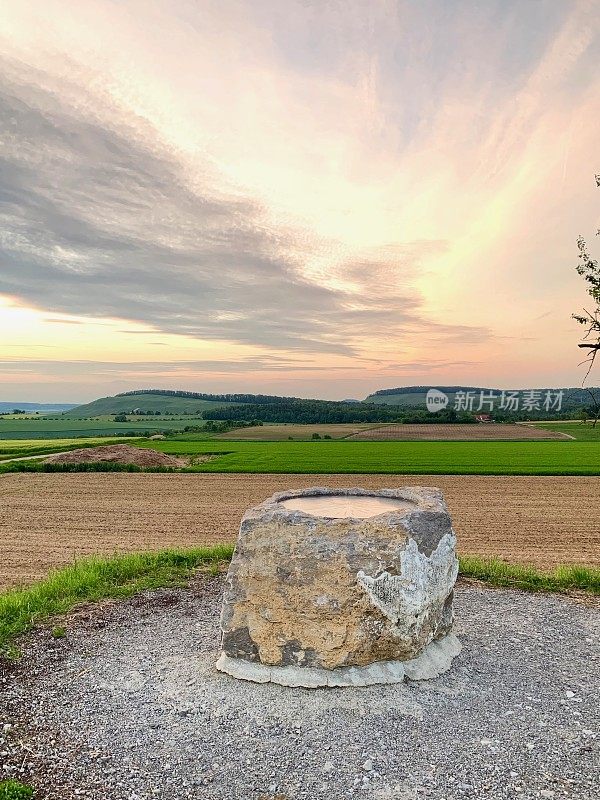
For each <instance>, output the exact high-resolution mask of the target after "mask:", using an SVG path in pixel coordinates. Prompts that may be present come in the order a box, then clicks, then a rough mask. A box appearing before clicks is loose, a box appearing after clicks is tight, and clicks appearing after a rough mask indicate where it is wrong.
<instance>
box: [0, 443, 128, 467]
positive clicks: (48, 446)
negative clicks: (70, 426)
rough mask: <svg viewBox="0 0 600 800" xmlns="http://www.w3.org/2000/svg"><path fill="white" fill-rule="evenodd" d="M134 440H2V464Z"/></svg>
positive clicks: (0, 459) (0, 457)
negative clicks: (13, 460)
mask: <svg viewBox="0 0 600 800" xmlns="http://www.w3.org/2000/svg"><path fill="white" fill-rule="evenodd" d="M131 441H132V440H131V439H129V438H127V437H119V438H118V439H111V438H99V437H91V438H87V439H0V463H1V462H2V460H4V459H8V458H26V457H27V456H36V455H45V454H50V453H58V452H60V451H61V450H74V449H76V448H78V447H92V446H95V445H106V444H115V443H116V444H124V443H125V442H127V443H130V442H131Z"/></svg>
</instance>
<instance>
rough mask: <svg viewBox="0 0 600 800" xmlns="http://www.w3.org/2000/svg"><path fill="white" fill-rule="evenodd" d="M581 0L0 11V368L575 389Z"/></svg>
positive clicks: (584, 99) (590, 109) (41, 385)
mask: <svg viewBox="0 0 600 800" xmlns="http://www.w3.org/2000/svg"><path fill="white" fill-rule="evenodd" d="M598 20H599V15H598V6H597V4H596V3H594V2H587V1H586V0H582V2H572V3H563V2H561V1H560V0H539V2H536V3H528V4H523V3H517V2H490V3H485V4H480V3H475V2H461V3H458V2H456V3H454V2H450V3H445V2H441V1H440V0H430V1H426V2H422V3H413V2H375V3H363V2H356V3H349V4H347V5H346V6H338V5H336V4H333V3H314V4H312V3H302V2H292V1H291V0H289V1H288V0H286V2H283V3H275V2H259V3H239V2H228V1H227V0H226V1H225V2H219V3H217V2H214V3H213V2H208V0H207V1H206V2H205V1H204V0H203V1H202V2H199V3H187V2H184V1H183V0H182V1H181V2H178V0H174V1H172V2H166V0H164V1H163V2H157V1H156V0H151V1H147V2H135V0H127V1H126V2H123V3H106V2H102V0H96V1H94V0H82V2H79V3H77V4H72V3H65V2H58V1H55V0H45V2H44V3H40V2H27V1H26V0H25V1H24V2H20V3H18V4H17V3H13V4H7V5H5V6H4V7H3V9H2V10H1V11H0V60H1V67H2V68H1V85H0V93H1V94H0V104H1V108H2V114H1V117H0V119H1V123H0V124H1V125H2V128H3V131H2V143H3V154H2V158H3V165H4V166H3V181H2V188H1V192H2V207H3V212H2V213H3V225H2V233H1V236H0V241H1V251H0V326H1V327H0V333H1V337H2V338H1V341H2V345H1V348H0V361H1V362H2V369H1V370H0V384H1V386H2V388H1V390H0V392H1V394H2V395H3V396H6V397H7V398H8V397H10V398H11V399H12V398H13V397H14V398H15V399H19V398H23V399H24V398H25V396H27V397H32V398H34V399H36V398H39V399H44V400H71V399H72V400H74V401H76V400H87V399H90V398H93V397H96V396H98V394H111V393H113V392H114V391H123V390H126V389H131V388H142V387H151V386H159V387H168V388H186V389H196V390H198V391H236V390H238V391H242V390H245V391H257V392H259V391H260V392H265V391H266V392H274V393H278V394H294V395H300V396H321V397H330V398H336V397H348V396H356V397H362V396H365V395H366V394H368V393H369V392H370V391H372V390H374V389H377V388H382V387H384V386H394V385H401V384H421V383H427V384H428V383H453V384H454V383H461V382H466V383H471V384H475V385H490V386H497V387H510V386H559V385H576V384H577V383H579V382H580V380H581V377H582V374H581V369H580V368H579V367H578V361H579V360H580V359H579V354H578V351H577V347H576V345H577V342H578V336H579V331H578V329H577V325H576V323H574V322H573V321H572V320H571V319H570V315H571V313H572V312H574V311H577V310H579V309H580V307H581V306H582V304H583V303H584V300H585V289H584V287H583V284H582V283H581V279H580V278H579V277H578V276H577V275H576V273H575V270H574V265H575V263H576V260H577V252H576V238H577V236H578V235H579V234H581V233H583V234H585V235H589V236H591V234H592V233H593V232H594V231H595V230H596V228H597V227H598V226H599V224H600V223H599V221H598V210H597V205H595V195H594V191H595V186H594V180H593V176H594V172H595V171H596V172H597V171H598V164H597V163H596V161H595V159H597V143H598V141H599V139H600V79H599V78H598V70H597V59H598V49H599V41H600V36H599V24H598Z"/></svg>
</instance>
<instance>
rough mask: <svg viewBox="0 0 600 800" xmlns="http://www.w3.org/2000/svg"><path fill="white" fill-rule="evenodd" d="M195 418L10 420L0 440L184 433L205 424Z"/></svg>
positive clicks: (0, 427) (0, 429)
mask: <svg viewBox="0 0 600 800" xmlns="http://www.w3.org/2000/svg"><path fill="white" fill-rule="evenodd" d="M204 424H205V423H204V420H201V419H197V418H196V417H190V416H184V417H176V418H171V417H135V416H132V417H130V418H129V422H114V420H113V419H112V417H108V416H105V417H99V418H95V419H90V420H88V419H73V418H71V417H65V416H63V415H62V414H61V415H56V416H55V417H54V416H52V417H46V418H44V419H34V418H27V419H23V417H10V418H4V419H1V420H0V440H4V439H54V438H59V439H67V438H74V437H79V436H91V437H96V436H102V435H105V436H110V435H111V434H115V433H119V432H128V431H139V432H140V433H142V432H143V431H163V430H175V431H182V430H183V429H184V428H185V427H186V425H196V426H202V425H204Z"/></svg>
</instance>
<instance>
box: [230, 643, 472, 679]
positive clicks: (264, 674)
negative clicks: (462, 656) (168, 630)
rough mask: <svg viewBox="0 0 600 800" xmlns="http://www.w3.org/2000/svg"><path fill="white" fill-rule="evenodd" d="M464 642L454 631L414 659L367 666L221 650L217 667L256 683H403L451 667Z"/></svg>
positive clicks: (434, 676) (435, 674)
mask: <svg viewBox="0 0 600 800" xmlns="http://www.w3.org/2000/svg"><path fill="white" fill-rule="evenodd" d="M461 647H462V646H461V643H460V642H459V640H458V639H457V637H456V636H455V635H454V634H453V633H449V634H447V635H446V636H444V637H443V638H442V639H439V640H438V641H435V642H431V643H430V644H428V645H427V647H426V648H425V649H424V650H423V652H422V653H420V654H419V655H418V656H417V657H416V658H413V659H411V660H410V661H376V662H374V663H373V664H369V665H368V666H364V667H338V668H336V669H332V670H328V669H322V668H317V669H314V668H311V667H296V666H286V667H269V666H267V665H266V664H260V663H258V662H253V661H245V660H243V659H241V658H231V657H230V656H228V655H226V654H225V653H221V656H220V657H219V660H218V661H217V669H218V670H219V671H220V672H226V673H227V674H228V675H231V676H233V677H234V678H241V679H242V680H245V681H254V682H255V683H269V682H271V683H278V684H280V685H281V686H302V687H303V688H305V689H318V688H319V687H323V686H330V687H334V686H372V685H373V684H377V683H402V681H403V680H404V679H405V678H408V679H409V680H411V681H420V680H429V679H430V678H437V676H438V675H441V674H442V673H444V672H447V671H448V670H449V669H450V665H451V664H452V659H453V658H454V657H455V656H457V655H458V654H459V653H460V651H461Z"/></svg>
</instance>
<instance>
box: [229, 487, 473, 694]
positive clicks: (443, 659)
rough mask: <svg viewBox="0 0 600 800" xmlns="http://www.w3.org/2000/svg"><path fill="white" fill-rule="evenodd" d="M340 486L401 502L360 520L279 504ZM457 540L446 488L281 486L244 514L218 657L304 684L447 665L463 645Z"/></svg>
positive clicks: (422, 672) (417, 672) (247, 673)
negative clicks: (456, 617) (455, 614)
mask: <svg viewBox="0 0 600 800" xmlns="http://www.w3.org/2000/svg"><path fill="white" fill-rule="evenodd" d="M340 494H341V495H347V496H351V497H368V496H373V495H377V496H382V497H386V498H390V499H393V500H395V501H397V504H398V508H393V509H391V510H389V511H386V512H385V513H383V514H379V515H377V516H373V517H366V518H360V519H358V518H352V517H346V518H339V517H327V516H322V515H321V516H315V515H314V514H311V513H306V512H305V511H298V510H293V509H289V508H286V507H285V506H284V505H282V501H284V500H288V499H290V498H297V497H305V496H311V497H314V496H323V495H336V496H337V495H340ZM320 513H321V514H323V513H324V512H320ZM455 544H456V538H455V534H454V531H453V530H452V525H451V520H450V516H449V514H448V510H447V507H446V504H445V503H444V500H443V497H442V494H441V492H440V491H439V490H438V489H432V488H423V487H407V488H404V489H384V490H380V491H377V492H375V491H370V490H364V489H344V490H340V489H335V490H333V489H326V488H320V487H316V488H313V489H305V490H302V491H299V492H293V491H290V492H283V493H280V494H276V495H273V497H271V498H270V499H269V500H267V501H265V502H264V503H262V504H261V505H259V506H256V507H255V508H253V509H250V510H249V511H248V512H247V513H246V514H245V516H244V518H243V520H242V524H241V527H240V533H239V537H238V541H237V546H236V551H235V554H234V557H233V559H232V562H231V565H230V569H229V573H228V576H227V583H226V590H225V595H224V601H223V612H222V618H221V628H222V655H221V658H220V659H219V662H218V664H217V666H218V668H219V669H222V670H223V671H225V672H229V673H230V674H232V675H235V676H236V677H243V678H247V679H249V680H257V681H260V682H264V681H268V680H271V681H275V682H277V683H283V684H285V685H299V686H323V685H368V684H369V683H379V682H381V683H389V682H396V681H398V680H402V679H403V677H404V675H407V676H408V677H432V676H433V675H434V674H439V673H440V672H442V671H445V669H447V668H448V666H449V665H450V661H451V659H452V657H453V656H454V655H456V652H458V649H460V646H459V644H458V641H457V640H456V637H454V636H449V635H448V634H449V633H450V630H451V627H452V588H453V586H454V582H455V580H456V575H457V572H458V562H457V559H456V555H455ZM426 648H427V649H426ZM419 657H421V660H420V661H418V659H419ZM411 665H412V666H411ZM323 671H325V674H323Z"/></svg>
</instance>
